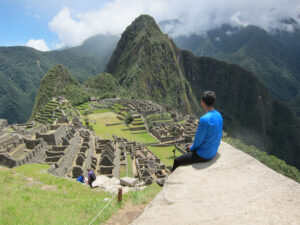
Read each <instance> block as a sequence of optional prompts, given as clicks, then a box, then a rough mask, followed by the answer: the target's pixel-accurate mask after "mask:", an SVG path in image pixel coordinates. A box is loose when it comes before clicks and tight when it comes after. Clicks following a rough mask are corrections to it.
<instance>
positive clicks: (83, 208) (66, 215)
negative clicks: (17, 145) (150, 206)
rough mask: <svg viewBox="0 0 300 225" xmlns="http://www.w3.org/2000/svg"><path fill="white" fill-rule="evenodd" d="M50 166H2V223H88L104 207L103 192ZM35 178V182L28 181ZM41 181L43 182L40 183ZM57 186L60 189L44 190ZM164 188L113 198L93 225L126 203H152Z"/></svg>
mask: <svg viewBox="0 0 300 225" xmlns="http://www.w3.org/2000/svg"><path fill="white" fill-rule="evenodd" d="M48 167H49V166H48V165H42V164H29V165H24V166H21V167H17V168H14V169H6V168H0V185H1V189H0V198H1V204H0V224H7V225H9V224H88V223H89V222H90V221H91V220H92V219H93V218H94V216H96V215H97V213H98V212H99V211H100V210H101V209H102V208H103V207H104V206H105V204H106V202H105V201H104V198H106V197H111V196H110V195H109V194H107V193H105V192H103V191H100V192H98V191H96V189H90V188H89V187H88V186H85V185H82V184H80V183H78V182H75V181H71V180H67V179H64V178H58V177H55V176H52V175H50V174H47V173H46V170H47V169H48ZM28 178H33V179H34V181H33V182H32V181H29V180H28ZM38 182H40V183H38ZM46 185H54V186H57V190H41V188H42V187H43V186H46ZM160 190H161V188H160V187H159V186H158V185H157V184H152V185H150V186H148V187H147V188H146V189H145V190H143V191H139V192H130V193H128V194H126V195H124V196H123V201H122V203H121V204H119V203H117V201H116V199H115V200H113V201H112V204H111V205H109V206H108V207H107V208H106V209H105V210H104V211H103V213H102V214H101V216H100V217H98V218H97V220H96V221H95V222H94V224H100V223H102V222H104V221H105V220H106V219H108V218H109V217H110V216H111V215H112V214H114V213H116V212H117V211H118V209H119V208H121V207H124V206H126V203H129V202H132V203H133V204H143V203H147V202H149V201H150V200H151V199H153V198H154V196H155V195H156V194H157V193H158V192H159V191H160Z"/></svg>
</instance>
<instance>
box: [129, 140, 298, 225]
mask: <svg viewBox="0 0 300 225" xmlns="http://www.w3.org/2000/svg"><path fill="white" fill-rule="evenodd" d="M299 205H300V184H299V183H296V182H294V181H293V180H291V179H289V178H286V177H284V176H282V175H280V174H278V173H276V172H274V171H273V170H271V169H269V168H268V167H266V166H264V165H263V164H261V163H259V162H258V161H256V160H255V159H254V158H252V157H251V156H249V155H247V154H245V153H243V152H241V151H239V150H237V149H234V148H233V147H231V146H230V145H228V144H226V143H222V144H221V146H220V149H219V154H218V155H217V156H216V158H215V159H214V160H213V161H211V162H207V163H198V164H193V165H190V166H185V167H179V168H178V169H176V170H175V171H174V172H173V173H172V174H171V175H170V176H169V177H168V179H167V181H166V183H165V186H164V187H163V190H162V191H161V192H160V193H159V194H158V195H157V196H156V198H155V199H154V200H153V201H152V202H151V203H150V205H149V206H148V207H147V208H146V209H145V211H144V212H143V214H142V215H141V216H140V217H139V218H138V219H137V220H135V221H134V222H133V223H132V224H138V225H146V224H162V225H163V224H183V225H184V224H230V225H232V224H249V225H250V224H251V225H252V224H274V225H275V224H298V222H299V221H300V216H299V210H300V208H299Z"/></svg>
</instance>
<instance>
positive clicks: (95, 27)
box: [49, 0, 300, 46]
mask: <svg viewBox="0 0 300 225" xmlns="http://www.w3.org/2000/svg"><path fill="white" fill-rule="evenodd" d="M298 2H299V1H298V0H263V1H255V2H253V0H243V1H242V0H201V1H200V0H185V1H182V0H151V1H145V0H135V1H132V0H112V1H108V2H106V3H105V4H103V5H102V6H101V8H100V9H96V10H93V11H86V12H78V11H73V10H72V9H71V8H70V7H63V8H62V9H61V10H60V12H58V14H57V15H56V16H55V17H54V18H53V19H52V21H51V22H50V23H49V27H50V29H51V30H52V31H53V32H55V33H57V34H58V36H59V38H60V41H61V42H62V43H63V44H64V45H66V46H74V45H79V44H81V43H82V42H83V41H84V40H85V39H87V38H88V37H90V36H92V35H96V34H99V33H101V34H121V33H122V32H123V31H124V29H125V28H126V27H127V26H128V25H129V24H130V23H131V22H132V21H133V20H134V18H136V17H137V16H139V15H140V14H149V15H151V16H153V17H154V18H155V19H156V21H157V22H159V21H163V20H174V19H178V20H179V21H180V22H179V23H174V24H171V25H170V26H171V27H170V26H169V25H168V30H171V31H172V32H173V33H172V34H171V36H176V35H189V34H191V33H198V34H199V33H205V32H206V31H207V30H208V29H212V28H216V27H219V26H221V25H222V24H224V23H228V24H231V25H235V26H246V25H248V24H253V25H257V26H260V27H262V28H265V29H267V30H271V29H273V28H277V27H279V23H278V21H279V20H280V19H282V18H286V17H293V18H294V19H297V20H298V21H299V20H300V18H299V17H298V15H299V14H300V4H299V3H298ZM172 26H173V28H172Z"/></svg>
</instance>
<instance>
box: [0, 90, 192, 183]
mask: <svg viewBox="0 0 300 225" xmlns="http://www.w3.org/2000/svg"><path fill="white" fill-rule="evenodd" d="M116 103H117V104H120V105H122V107H120V108H116V107H114V104H116ZM70 108H71V109H72V110H70ZM91 108H92V110H93V109H97V108H108V109H111V110H112V111H115V112H116V113H117V114H118V118H119V119H120V122H122V120H124V119H125V117H126V116H127V115H128V114H130V115H132V116H133V118H134V122H133V127H131V128H130V129H131V130H133V131H139V130H144V131H145V130H147V131H148V132H149V133H150V134H152V135H153V136H154V137H155V138H156V139H157V140H158V141H159V142H160V143H159V144H155V145H156V146H157V145H164V146H165V145H175V146H176V148H177V149H178V150H179V151H182V152H183V151H184V148H185V146H186V145H187V144H189V143H191V141H192V138H193V136H194V134H195V132H196V129H197V120H196V119H195V118H194V117H191V116H185V115H182V114H179V113H176V112H172V111H171V110H170V109H168V108H167V107H163V106H161V105H158V104H155V103H152V102H151V101H140V100H134V99H104V100H94V99H93V105H91ZM81 121H82V120H81V118H80V114H79V113H78V112H77V111H76V109H75V108H72V106H70V104H69V103H68V101H67V100H66V99H65V98H64V97H63V96H60V97H58V98H56V99H53V100H52V101H50V102H49V103H48V104H47V105H46V106H45V107H44V108H43V109H42V110H40V111H39V112H38V114H37V116H36V117H35V120H34V121H32V122H31V123H27V124H13V125H8V124H7V121H6V120H0V165H3V166H7V167H10V168H12V167H15V166H20V165H23V164H28V163H44V164H49V165H51V167H50V169H49V172H50V173H52V174H54V175H56V176H64V177H70V178H77V177H78V176H79V175H80V174H81V173H83V175H84V176H87V169H88V168H92V169H93V170H94V171H95V173H96V175H106V176H108V177H117V178H120V171H121V170H122V169H124V168H131V169H132V173H133V177H135V178H137V179H138V180H139V181H140V183H144V184H145V185H149V184H151V183H153V182H154V181H156V180H157V179H159V178H164V177H165V176H166V175H168V173H169V171H168V169H167V168H165V165H164V164H163V163H162V162H161V161H160V159H159V158H158V157H157V156H155V155H154V154H153V153H152V152H151V151H150V150H149V149H148V148H147V146H145V145H143V144H140V143H137V142H132V141H129V140H127V139H125V138H122V137H116V136H114V137H113V138H112V139H111V140H109V139H102V138H100V137H98V136H96V135H95V133H94V132H93V131H91V130H89V129H87V127H85V126H84V125H83V124H82V123H81ZM128 163H130V164H131V165H128ZM127 173H128V172H127ZM127 175H128V174H127Z"/></svg>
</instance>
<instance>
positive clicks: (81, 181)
mask: <svg viewBox="0 0 300 225" xmlns="http://www.w3.org/2000/svg"><path fill="white" fill-rule="evenodd" d="M77 181H78V182H80V183H83V184H84V176H83V174H82V173H81V174H80V176H79V177H78V178H77Z"/></svg>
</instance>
